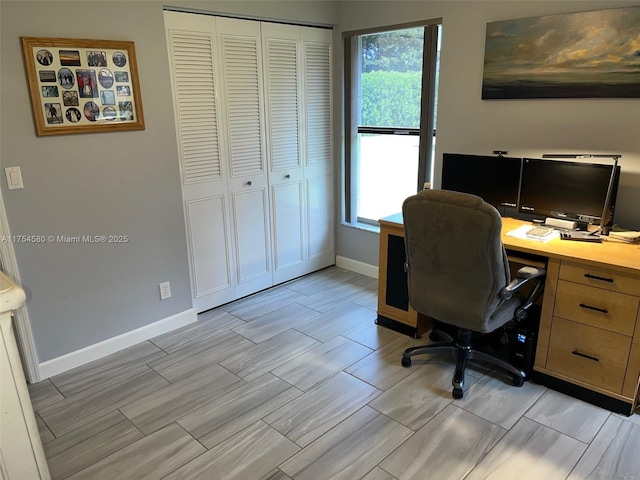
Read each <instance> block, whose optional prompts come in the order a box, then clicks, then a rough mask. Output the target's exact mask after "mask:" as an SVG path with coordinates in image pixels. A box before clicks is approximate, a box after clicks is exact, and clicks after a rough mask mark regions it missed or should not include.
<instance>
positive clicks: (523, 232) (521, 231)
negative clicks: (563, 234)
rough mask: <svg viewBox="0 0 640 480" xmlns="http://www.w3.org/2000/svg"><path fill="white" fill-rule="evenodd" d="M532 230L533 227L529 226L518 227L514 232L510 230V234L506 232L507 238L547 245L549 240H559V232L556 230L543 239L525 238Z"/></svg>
mask: <svg viewBox="0 0 640 480" xmlns="http://www.w3.org/2000/svg"><path fill="white" fill-rule="evenodd" d="M532 228H533V226H531V225H530V224H524V225H521V226H519V227H518V228H516V229H515V230H511V231H510V232H507V236H509V237H515V238H520V239H522V240H533V241H534V242H542V243H547V242H548V241H549V240H553V239H554V238H560V232H559V231H557V230H554V231H553V233H552V234H550V235H548V236H546V237H544V238H539V237H529V236H527V232H528V231H529V230H531V229H532Z"/></svg>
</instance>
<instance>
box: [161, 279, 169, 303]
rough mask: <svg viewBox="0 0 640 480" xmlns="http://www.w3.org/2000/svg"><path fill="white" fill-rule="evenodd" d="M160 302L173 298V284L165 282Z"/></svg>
mask: <svg viewBox="0 0 640 480" xmlns="http://www.w3.org/2000/svg"><path fill="white" fill-rule="evenodd" d="M158 286H159V287H160V300H166V299H167V298H169V297H171V284H170V283H169V282H163V283H161V284H160V285H158Z"/></svg>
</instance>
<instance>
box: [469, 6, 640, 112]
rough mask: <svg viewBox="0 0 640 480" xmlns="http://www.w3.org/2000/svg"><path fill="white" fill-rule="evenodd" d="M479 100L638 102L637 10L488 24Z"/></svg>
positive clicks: (639, 38)
mask: <svg viewBox="0 0 640 480" xmlns="http://www.w3.org/2000/svg"><path fill="white" fill-rule="evenodd" d="M482 98H483V99H523V98H640V6H637V7H627V8H615V9H609V10H599V11H592V12H582V13H570V14H562V15H549V16H544V17H532V18H522V19H517V20H506V21H501V22H491V23H488V24H487V36H486V43H485V58H484V75H483V80H482Z"/></svg>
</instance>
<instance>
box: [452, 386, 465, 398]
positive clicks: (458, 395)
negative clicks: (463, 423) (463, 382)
mask: <svg viewBox="0 0 640 480" xmlns="http://www.w3.org/2000/svg"><path fill="white" fill-rule="evenodd" d="M451 395H452V396H453V398H454V399H456V400H459V399H461V398H462V395H464V392H463V391H462V389H461V388H457V387H456V388H454V389H453V390H452V391H451Z"/></svg>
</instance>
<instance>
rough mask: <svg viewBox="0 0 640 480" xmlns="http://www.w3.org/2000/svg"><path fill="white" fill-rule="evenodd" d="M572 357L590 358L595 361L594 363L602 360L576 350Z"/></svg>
mask: <svg viewBox="0 0 640 480" xmlns="http://www.w3.org/2000/svg"><path fill="white" fill-rule="evenodd" d="M571 354H572V355H577V356H578V357H583V358H588V359H589V360H593V361H594V362H599V361H600V359H599V358H598V357H594V356H593V355H587V354H586V353H582V352H579V351H578V350H574V351H573V352H571Z"/></svg>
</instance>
